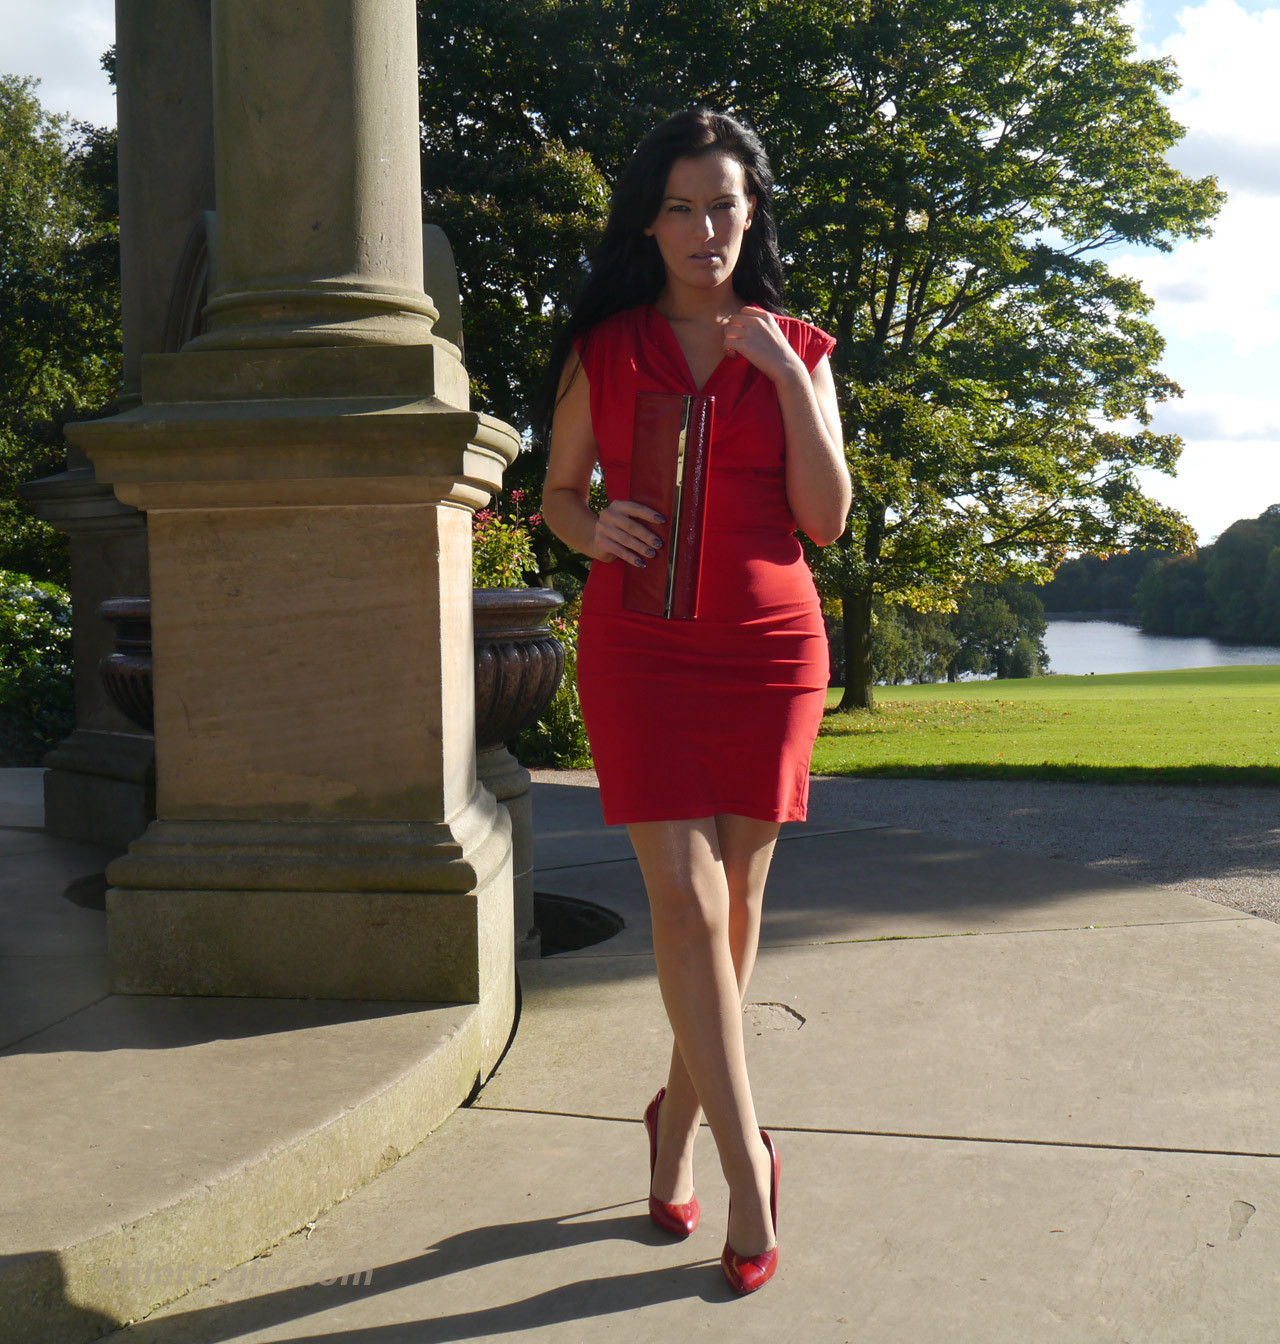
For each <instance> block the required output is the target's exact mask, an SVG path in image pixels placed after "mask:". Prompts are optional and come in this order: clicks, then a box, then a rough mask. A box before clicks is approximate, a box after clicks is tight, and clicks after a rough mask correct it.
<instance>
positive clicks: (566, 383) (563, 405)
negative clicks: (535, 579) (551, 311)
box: [542, 350, 662, 565]
mask: <svg viewBox="0 0 1280 1344" xmlns="http://www.w3.org/2000/svg"><path fill="white" fill-rule="evenodd" d="M566 388H567V389H568V390H567V391H566ZM559 397H560V400H559V401H558V403H557V404H556V409H555V416H554V418H553V419H552V422H551V452H550V455H549V461H548V464H547V478H546V480H545V481H544V483H543V486H542V517H543V520H544V521H545V522H546V524H547V526H548V527H549V528H550V529H551V530H552V531H553V532H554V533H555V534H556V536H557V537H559V538H560V540H561V541H563V542H564V543H565V544H566V545H567V546H572V547H573V549H574V550H575V551H580V552H581V553H582V554H583V555H589V556H590V557H591V558H592V559H593V560H605V561H611V560H615V559H618V558H621V559H624V560H628V561H630V562H631V563H632V564H636V565H639V564H643V563H644V561H645V559H646V558H647V556H648V550H647V548H649V547H653V548H655V549H656V548H657V547H658V546H659V545H660V544H661V538H660V537H658V536H657V535H656V534H655V533H654V532H653V531H652V529H651V528H650V526H649V524H650V523H651V522H658V523H660V522H661V521H662V515H661V514H659V513H657V512H656V511H655V510H654V509H650V508H647V507H646V506H645V505H643V504H637V503H636V502H635V501H634V500H630V499H615V500H613V501H611V502H610V504H609V506H608V507H607V508H606V509H605V510H604V512H603V513H601V514H597V513H596V512H595V510H594V509H593V508H592V507H591V505H590V504H589V502H588V501H589V500H590V498H591V472H592V470H593V469H594V468H595V465H596V459H597V457H598V456H599V448H598V447H597V445H596V437H595V431H594V430H593V429H592V426H591V389H590V386H589V385H588V383H587V375H586V373H585V372H584V371H583V369H582V365H581V363H580V361H579V359H578V353H577V351H576V350H570V351H569V357H568V358H567V359H566V360H565V362H564V369H563V371H562V372H561V375H560V388H559Z"/></svg>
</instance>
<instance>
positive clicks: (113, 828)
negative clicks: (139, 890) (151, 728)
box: [43, 728, 156, 850]
mask: <svg viewBox="0 0 1280 1344" xmlns="http://www.w3.org/2000/svg"><path fill="white" fill-rule="evenodd" d="M43 764H44V766H45V777H44V824H45V829H46V830H47V831H48V832H49V833H50V834H51V835H60V836H65V837H66V838H67V839H68V840H80V841H83V842H84V843H86V844H91V845H105V846H107V847H108V848H110V849H120V850H123V849H127V848H128V847H129V844H130V842H131V841H133V840H136V839H137V838H138V836H140V835H141V834H142V833H143V831H145V830H146V829H147V825H148V823H149V822H150V821H151V820H152V819H153V818H154V817H155V814H156V744H155V739H154V738H152V737H148V736H146V735H145V734H142V733H99V732H94V731H93V730H91V729H88V728H77V729H76V731H75V732H74V733H72V734H71V736H70V737H69V738H67V740H66V741H65V742H61V743H59V744H58V746H56V747H55V748H54V749H53V750H52V751H51V752H49V753H48V755H47V756H45V758H44V761H43Z"/></svg>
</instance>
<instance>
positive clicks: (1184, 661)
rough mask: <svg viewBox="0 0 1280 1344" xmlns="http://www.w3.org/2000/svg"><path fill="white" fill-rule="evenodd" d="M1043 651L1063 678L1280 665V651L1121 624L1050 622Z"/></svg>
mask: <svg viewBox="0 0 1280 1344" xmlns="http://www.w3.org/2000/svg"><path fill="white" fill-rule="evenodd" d="M1044 646H1045V648H1046V650H1048V653H1049V671H1050V673H1057V674H1058V675H1059V676H1084V675H1086V674H1087V673H1090V672H1094V673H1097V674H1098V675H1099V676H1101V675H1102V674H1103V673H1106V672H1164V671H1169V670H1172V669H1173V668H1178V667H1225V666H1227V665H1228V664H1232V663H1280V647H1275V646H1269V645H1263V644H1223V643H1222V642H1221V641H1220V640H1216V639H1201V638H1199V637H1183V636H1180V635H1147V634H1144V633H1143V632H1142V631H1141V630H1139V629H1138V627H1137V626H1136V625H1126V624H1124V623H1123V622H1122V621H1082V620H1050V621H1049V623H1048V629H1047V630H1046V631H1045V635H1044Z"/></svg>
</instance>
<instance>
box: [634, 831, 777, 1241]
mask: <svg viewBox="0 0 1280 1344" xmlns="http://www.w3.org/2000/svg"><path fill="white" fill-rule="evenodd" d="M728 830H729V831H730V832H731V831H732V830H733V827H732V824H730V826H729V828H728ZM628 831H629V832H630V835H631V840H632V844H633V846H634V848H635V851H636V857H637V858H638V859H639V862H640V868H641V871H642V872H643V874H644V879H645V885H646V887H647V888H648V893H649V907H650V913H651V915H652V919H653V944H654V958H655V962H656V966H657V971H658V984H659V987H660V988H661V991H662V999H663V1003H664V1004H665V1006H666V1009H667V1017H668V1019H669V1020H670V1022H671V1027H672V1031H673V1032H674V1034H675V1038H676V1042H677V1044H678V1046H679V1050H680V1057H681V1060H682V1061H683V1064H684V1066H685V1070H686V1072H687V1075H688V1077H689V1079H690V1084H691V1086H692V1089H693V1091H694V1093H695V1095H696V1097H697V1098H698V1099H700V1101H701V1103H702V1107H703V1109H704V1110H705V1112H706V1116H707V1123H708V1124H709V1126H710V1127H711V1132H712V1134H713V1136H714V1137H715V1140H716V1147H717V1149H718V1150H719V1154H720V1165H721V1167H722V1168H723V1170H724V1175H725V1179H726V1181H727V1182H728V1184H729V1191H730V1195H731V1196H732V1199H733V1206H732V1215H731V1219H730V1224H729V1241H730V1243H731V1244H732V1246H733V1248H734V1250H736V1251H738V1252H739V1253H740V1254H742V1255H758V1254H760V1253H761V1252H762V1251H765V1250H767V1249H768V1248H769V1247H770V1246H772V1245H773V1242H774V1237H773V1228H772V1224H771V1221H770V1218H769V1177H770V1165H769V1160H768V1155H767V1153H766V1151H765V1148H764V1145H763V1144H762V1143H761V1142H760V1133H759V1127H758V1125H757V1123H756V1116H755V1107H754V1104H753V1103H752V1099H751V1087H750V1083H749V1081H748V1078H747V1064H746V1050H745V1047H744V1043H743V1035H742V1000H741V990H740V988H739V983H738V975H737V970H736V967H735V964H734V958H733V954H732V951H731V947H730V936H729V927H730V896H729V887H728V881H727V878H726V874H725V868H724V864H723V861H722V856H721V852H720V835H719V828H718V825H717V822H716V820H715V819H714V818H712V817H705V818H699V819H697V820H693V821H661V822H656V821H655V822H635V823H631V824H629V825H628ZM757 929H758V920H757ZM740 937H741V938H742V940H743V942H742V951H743V952H745V951H746V950H747V947H746V944H747V942H748V941H750V942H752V943H754V938H753V937H751V935H750V931H749V925H747V926H745V927H743V928H742V930H741V932H740ZM753 959H754V949H752V960H753ZM748 970H749V968H748ZM662 1109H663V1110H664V1111H665V1110H666V1103H665V1102H664V1103H663V1107H662Z"/></svg>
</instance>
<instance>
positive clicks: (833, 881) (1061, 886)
mask: <svg viewBox="0 0 1280 1344" xmlns="http://www.w3.org/2000/svg"><path fill="white" fill-rule="evenodd" d="M784 837H785V838H784ZM784 837H780V838H779V841H778V844H777V846H776V847H775V849H774V856H773V863H772V865H771V866H770V869H769V882H768V886H767V888H766V891H765V901H764V920H763V925H762V927H761V931H760V941H761V946H763V947H778V946H784V945H787V944H798V943H818V942H836V941H843V940H847V939H858V938H903V937H910V938H914V937H921V936H924V935H929V934H950V933H997V932H1014V931H1018V930H1027V929H1061V928H1086V927H1088V926H1090V925H1106V924H1115V925H1119V924H1150V923H1163V922H1166V921H1178V922H1183V921H1211V920H1219V919H1247V918H1249V916H1247V915H1245V914H1244V913H1243V912H1241V911H1232V910H1226V909H1224V908H1223V907H1222V906H1220V905H1217V904H1215V903H1214V902H1212V901H1205V900H1201V899H1199V898H1198V897H1195V896H1189V895H1187V894H1185V893H1183V892H1171V891H1165V890H1162V889H1161V888H1159V887H1151V886H1145V885H1143V884H1141V883H1136V882H1131V881H1127V880H1125V879H1123V878H1118V877H1116V876H1115V875H1114V874H1108V873H1105V872H1097V871H1095V870H1094V869H1091V868H1084V867H1081V866H1080V865H1078V864H1074V863H1062V862H1059V861H1057V860H1054V859H1044V858H1038V857H1036V856H1034V855H1031V854H1023V853H1019V852H1018V851H1016V850H1004V849H996V848H993V847H991V846H989V845H978V844H972V843H969V842H965V841H958V840H951V839H948V838H946V837H945V836H937V835H929V834H927V833H926V832H924V831H916V830H909V829H907V828H905V827H900V826H876V827H855V828H851V829H847V830H834V829H831V828H829V827H828V828H824V829H820V830H818V829H815V830H814V831H813V832H810V833H806V834H798V835H797V834H792V835H790V836H785V833H784ZM534 884H535V887H536V889H537V890H538V891H540V892H547V893H551V894H555V895H561V896H572V897H575V898H576V899H578V900H585V901H591V902H593V903H595V904H597V905H603V906H605V907H607V908H608V909H610V910H613V911H615V912H616V913H618V914H620V915H621V916H622V918H623V920H624V921H625V923H626V927H625V928H624V929H623V930H622V932H620V933H619V934H617V935H615V936H614V937H613V938H611V939H609V940H608V941H606V942H603V943H597V944H595V945H594V946H592V947H587V948H583V949H581V950H579V951H577V952H572V953H566V954H564V955H567V956H573V957H600V956H617V955H618V954H620V953H625V952H636V953H645V952H647V951H648V950H649V948H650V947H651V946H652V940H653V934H652V929H651V926H650V923H649V901H648V897H647V895H646V894H645V886H644V876H643V874H642V873H641V871H640V865H639V863H638V862H637V861H636V859H635V857H634V855H632V857H630V858H629V859H621V858H618V859H611V860H607V861H605V862H601V863H594V864H575V865H570V866H566V867H560V868H545V869H542V870H540V871H538V872H536V873H535V875H534Z"/></svg>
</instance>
